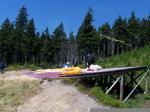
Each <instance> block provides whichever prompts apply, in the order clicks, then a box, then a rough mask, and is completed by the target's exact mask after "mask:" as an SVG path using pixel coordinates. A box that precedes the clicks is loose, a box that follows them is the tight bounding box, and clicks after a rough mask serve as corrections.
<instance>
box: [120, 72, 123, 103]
mask: <svg viewBox="0 0 150 112" xmlns="http://www.w3.org/2000/svg"><path fill="white" fill-rule="evenodd" d="M123 83H124V76H123V74H121V79H120V96H119V98H120V100H123V88H124V87H123V85H124V84H123Z"/></svg>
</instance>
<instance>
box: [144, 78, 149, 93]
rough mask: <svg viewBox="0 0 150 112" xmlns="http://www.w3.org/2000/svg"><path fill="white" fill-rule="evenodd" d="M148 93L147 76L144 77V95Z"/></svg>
mask: <svg viewBox="0 0 150 112" xmlns="http://www.w3.org/2000/svg"><path fill="white" fill-rule="evenodd" d="M147 92H148V75H146V76H145V91H144V94H146V93H147Z"/></svg>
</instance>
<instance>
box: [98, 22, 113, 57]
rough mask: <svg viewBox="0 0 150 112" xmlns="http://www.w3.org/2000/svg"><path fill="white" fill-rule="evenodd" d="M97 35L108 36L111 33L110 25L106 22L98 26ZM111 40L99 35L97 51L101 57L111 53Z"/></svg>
mask: <svg viewBox="0 0 150 112" xmlns="http://www.w3.org/2000/svg"><path fill="white" fill-rule="evenodd" d="M98 32H99V35H100V36H101V35H104V36H110V35H111V28H110V25H109V24H108V23H107V22H106V23H105V24H103V25H102V26H101V27H100V28H99V31H98ZM110 44H111V41H110V40H108V39H106V38H102V37H100V48H99V53H100V56H101V57H103V58H104V57H109V56H110V55H113V54H112V53H113V52H111V51H110V50H113V49H112V48H111V47H112V46H111V45H113V43H112V44H111V45H110Z"/></svg>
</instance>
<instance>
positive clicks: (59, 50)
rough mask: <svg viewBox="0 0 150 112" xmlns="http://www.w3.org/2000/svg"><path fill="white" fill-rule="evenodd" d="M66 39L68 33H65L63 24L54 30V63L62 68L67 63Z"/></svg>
mask: <svg viewBox="0 0 150 112" xmlns="http://www.w3.org/2000/svg"><path fill="white" fill-rule="evenodd" d="M66 38H67V37H66V33H65V32H64V27H63V24H62V23H61V24H60V25H59V26H58V27H57V28H56V29H55V30H54V32H53V35H52V49H53V59H54V62H53V63H55V64H58V65H60V66H62V64H63V63H65V62H66V61H67V56H66V55H67V52H66V47H67V46H66Z"/></svg>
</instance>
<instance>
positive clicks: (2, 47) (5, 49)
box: [0, 18, 14, 64]
mask: <svg viewBox="0 0 150 112" xmlns="http://www.w3.org/2000/svg"><path fill="white" fill-rule="evenodd" d="M12 37H13V24H12V23H11V22H10V20H9V19H8V18H7V19H6V20H5V21H4V22H3V23H2V25H1V29H0V59H1V60H0V61H3V62H5V63H7V64H9V63H11V62H12V55H13V51H14V49H13V46H14V44H13V42H12Z"/></svg>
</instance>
